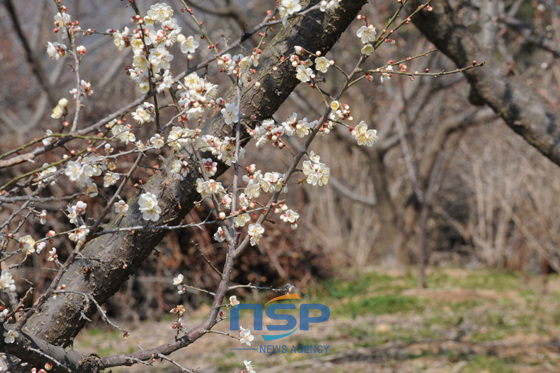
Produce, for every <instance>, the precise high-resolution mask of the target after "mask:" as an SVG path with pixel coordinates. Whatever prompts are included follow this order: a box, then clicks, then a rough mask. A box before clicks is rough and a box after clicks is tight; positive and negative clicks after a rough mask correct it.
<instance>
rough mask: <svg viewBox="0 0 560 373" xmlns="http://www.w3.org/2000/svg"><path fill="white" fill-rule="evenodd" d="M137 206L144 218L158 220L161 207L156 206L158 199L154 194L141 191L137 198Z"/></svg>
mask: <svg viewBox="0 0 560 373" xmlns="http://www.w3.org/2000/svg"><path fill="white" fill-rule="evenodd" d="M138 207H139V210H140V211H141V212H142V218H143V219H144V220H152V221H158V219H159V214H161V207H159V206H158V200H157V197H156V195H155V194H153V193H150V192H147V193H142V194H141V195H140V198H139V199H138Z"/></svg>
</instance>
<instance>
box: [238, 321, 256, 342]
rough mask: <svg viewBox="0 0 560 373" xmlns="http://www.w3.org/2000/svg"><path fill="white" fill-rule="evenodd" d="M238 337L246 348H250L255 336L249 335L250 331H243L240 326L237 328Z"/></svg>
mask: <svg viewBox="0 0 560 373" xmlns="http://www.w3.org/2000/svg"><path fill="white" fill-rule="evenodd" d="M239 336H240V337H241V338H240V342H241V343H242V344H243V343H244V344H246V345H247V346H251V342H252V341H253V340H254V339H255V336H254V335H253V334H252V333H251V330H250V329H245V328H244V327H242V326H239Z"/></svg>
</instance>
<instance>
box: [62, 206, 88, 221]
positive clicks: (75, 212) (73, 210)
mask: <svg viewBox="0 0 560 373" xmlns="http://www.w3.org/2000/svg"><path fill="white" fill-rule="evenodd" d="M86 209H87V203H85V202H82V201H78V202H77V203H76V204H75V205H72V206H70V205H69V206H68V207H67V208H66V211H68V214H66V216H67V217H68V219H70V223H72V224H74V225H76V226H77V225H79V224H80V218H79V216H80V215H83V214H85V212H86Z"/></svg>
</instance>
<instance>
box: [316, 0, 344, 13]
mask: <svg viewBox="0 0 560 373" xmlns="http://www.w3.org/2000/svg"><path fill="white" fill-rule="evenodd" d="M339 5H340V0H323V1H321V3H320V5H319V9H320V10H321V12H328V11H333V10H336V8H338V6H339Z"/></svg>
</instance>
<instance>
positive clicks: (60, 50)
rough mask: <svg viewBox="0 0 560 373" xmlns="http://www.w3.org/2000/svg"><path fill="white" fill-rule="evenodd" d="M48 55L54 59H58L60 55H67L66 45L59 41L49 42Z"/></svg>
mask: <svg viewBox="0 0 560 373" xmlns="http://www.w3.org/2000/svg"><path fill="white" fill-rule="evenodd" d="M47 55H48V56H49V57H50V58H51V59H53V60H54V61H58V60H59V59H60V57H64V56H65V55H66V45H64V44H60V43H57V42H56V41H55V42H54V43H51V42H50V41H49V42H47Z"/></svg>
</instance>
